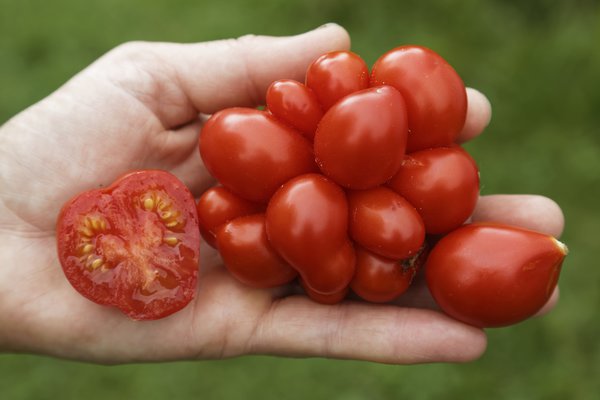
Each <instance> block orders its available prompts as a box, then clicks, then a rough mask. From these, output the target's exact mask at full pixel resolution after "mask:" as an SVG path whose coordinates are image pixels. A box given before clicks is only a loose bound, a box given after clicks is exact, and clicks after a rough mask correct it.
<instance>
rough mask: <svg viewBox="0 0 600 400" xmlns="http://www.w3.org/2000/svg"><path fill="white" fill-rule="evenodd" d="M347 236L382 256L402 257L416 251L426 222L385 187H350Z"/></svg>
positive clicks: (399, 258) (400, 197)
mask: <svg viewBox="0 0 600 400" xmlns="http://www.w3.org/2000/svg"><path fill="white" fill-rule="evenodd" d="M348 203H349V206H350V236H351V237H352V239H354V241H355V242H357V243H358V244H360V245H361V246H363V247H365V248H367V249H369V250H370V251H372V252H373V253H376V254H378V255H380V256H382V257H387V258H391V259H395V260H401V259H404V258H408V257H411V256H412V255H414V254H416V253H417V252H418V251H419V249H420V248H421V246H422V245H423V241H424V240H425V225H424V224H423V220H422V219H421V216H420V215H419V213H418V212H417V210H415V208H414V207H413V206H412V205H411V204H410V203H409V202H408V201H406V200H405V199H404V198H403V197H402V196H400V195H399V194H397V193H396V192H394V191H393V190H391V189H388V188H386V187H376V188H374V189H368V190H357V191H351V192H350V193H349V194H348Z"/></svg>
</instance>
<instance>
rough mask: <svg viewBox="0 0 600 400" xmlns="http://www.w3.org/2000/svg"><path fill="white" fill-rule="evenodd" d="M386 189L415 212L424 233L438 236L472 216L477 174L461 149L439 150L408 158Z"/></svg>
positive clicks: (412, 155)
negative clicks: (423, 227)
mask: <svg viewBox="0 0 600 400" xmlns="http://www.w3.org/2000/svg"><path fill="white" fill-rule="evenodd" d="M388 185H389V187H391V188H392V189H393V190H394V191H395V192H396V193H398V194H400V195H401V196H402V197H404V198H405V199H406V200H408V201H409V202H410V203H411V204H412V205H413V206H414V207H415V208H416V209H417V211H418V212H419V214H420V215H421V217H422V218H423V222H424V223H425V230H426V231H427V233H429V234H441V233H447V232H450V231H451V230H453V229H455V228H457V227H459V226H460V225H462V224H463V223H464V222H465V221H466V220H467V218H469V216H470V215H471V214H472V213H473V210H474V209H475V205H476V204H477V199H478V198H479V171H478V170H477V165H476V164H475V161H473V159H472V158H471V156H470V155H469V154H468V153H467V152H466V151H464V150H463V149H462V148H461V147H459V146H453V147H439V148H435V149H428V150H422V151H417V152H415V153H411V154H408V155H407V156H406V157H405V159H404V160H403V161H402V165H401V167H400V169H399V170H398V173H397V174H396V175H395V176H394V177H393V178H392V179H391V180H390V182H389V183H388Z"/></svg>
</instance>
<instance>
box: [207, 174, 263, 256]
mask: <svg viewBox="0 0 600 400" xmlns="http://www.w3.org/2000/svg"><path fill="white" fill-rule="evenodd" d="M196 208H197V211H198V223H199V226H200V234H201V235H202V237H203V238H204V240H206V243H208V244H209V245H211V246H212V247H215V248H216V247H217V244H216V243H217V242H216V240H217V238H216V235H217V230H218V228H219V227H220V226H221V225H223V224H224V223H226V222H229V221H231V220H232V219H235V218H238V217H242V216H244V215H250V214H256V213H259V212H262V211H264V210H265V208H266V207H265V206H264V205H263V204H259V203H253V202H251V201H248V200H246V199H243V198H241V197H239V196H238V195H236V194H235V193H232V192H231V191H230V190H229V189H226V188H224V187H222V186H215V187H212V188H210V189H208V190H207V191H206V192H204V193H203V194H202V196H200V199H199V200H198V204H196Z"/></svg>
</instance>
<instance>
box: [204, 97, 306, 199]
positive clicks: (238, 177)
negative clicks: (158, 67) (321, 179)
mask: <svg viewBox="0 0 600 400" xmlns="http://www.w3.org/2000/svg"><path fill="white" fill-rule="evenodd" d="M200 155H201V156H202V160H203V161H204V165H205V166H206V168H207V169H208V171H209V172H210V174H211V175H212V176H214V177H215V178H217V179H218V180H219V182H220V183H221V184H222V185H223V186H225V187H226V188H228V189H229V190H231V191H232V192H234V193H236V194H238V195H239V196H241V197H243V198H245V199H246V200H250V201H255V202H267V201H268V200H269V198H270V197H271V196H272V195H273V193H275V191H276V190H277V188H279V186H281V185H282V184H283V183H285V182H286V181H288V180H289V179H291V178H293V177H295V176H298V175H300V174H304V173H308V172H314V171H316V165H315V163H314V156H313V152H312V146H311V145H310V143H309V142H308V141H307V140H306V139H305V138H303V137H302V135H301V134H300V133H298V132H297V131H295V130H294V129H292V128H290V127H288V126H287V125H284V124H283V123H281V122H279V121H278V120H277V119H275V118H274V117H273V116H272V115H271V114H269V113H266V112H264V111H260V110H255V109H250V108H228V109H225V110H222V111H219V112H217V113H216V114H214V115H213V116H212V117H210V119H209V120H208V121H207V122H206V124H205V125H204V127H203V128H202V132H201V134H200Z"/></svg>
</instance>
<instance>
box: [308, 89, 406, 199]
mask: <svg viewBox="0 0 600 400" xmlns="http://www.w3.org/2000/svg"><path fill="white" fill-rule="evenodd" d="M406 135H407V116H406V106H405V104H404V100H403V99H402V96H401V95H400V93H399V92H398V91H397V90H396V89H394V88H392V87H391V86H381V87H375V88H370V89H366V90H363V91H360V92H357V93H353V94H351V95H349V96H346V97H345V98H344V99H343V100H341V101H340V102H339V103H336V104H335V105H334V106H333V107H331V108H330V109H329V111H327V113H325V115H324V116H323V119H321V122H320V123H319V127H318V128H317V133H316V134H315V157H316V159H317V164H319V167H320V168H321V171H323V173H324V174H325V175H327V176H328V177H329V178H331V179H333V180H334V181H335V182H336V183H337V184H339V185H342V186H344V187H347V188H350V189H368V188H372V187H375V186H378V185H380V184H382V183H384V182H386V181H387V180H388V179H390V178H391V177H392V176H393V175H394V174H395V173H396V172H397V171H398V168H399V167H400V164H401V163H402V159H403V157H404V150H405V147H406Z"/></svg>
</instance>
